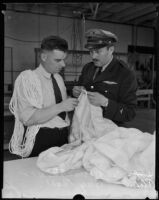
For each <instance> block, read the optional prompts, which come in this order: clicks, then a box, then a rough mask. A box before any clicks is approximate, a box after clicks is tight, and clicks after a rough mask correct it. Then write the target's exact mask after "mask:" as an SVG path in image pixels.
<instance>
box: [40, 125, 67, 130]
mask: <svg viewBox="0 0 159 200" xmlns="http://www.w3.org/2000/svg"><path fill="white" fill-rule="evenodd" d="M65 128H68V127H67V126H66V127H61V128H59V127H54V128H49V127H41V129H45V130H47V129H52V130H53V129H58V130H59V131H61V130H63V129H65Z"/></svg>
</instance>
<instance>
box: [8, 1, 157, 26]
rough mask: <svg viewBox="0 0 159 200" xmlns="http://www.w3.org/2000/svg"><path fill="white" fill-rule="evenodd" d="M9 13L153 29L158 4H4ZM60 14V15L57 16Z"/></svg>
mask: <svg viewBox="0 0 159 200" xmlns="http://www.w3.org/2000/svg"><path fill="white" fill-rule="evenodd" d="M5 4H6V9H7V10H10V11H17V12H25V13H27V12H28V13H34V14H43V15H52V16H56V15H58V16H61V17H69V18H74V17H75V16H77V14H78V17H79V16H80V17H82V16H84V17H85V19H87V20H97V21H102V22H110V23H111V22H112V23H113V22H115V23H120V24H121V23H123V24H130V25H133V24H134V25H135V24H139V25H140V26H147V27H151V28H153V27H154V21H155V16H156V14H155V11H156V8H157V6H159V3H132V2H126V3H121V2H118V3H117V2H114V3H111V2H87V3H82V2H81V3H76V2H75V3H5ZM59 13H60V14H59Z"/></svg>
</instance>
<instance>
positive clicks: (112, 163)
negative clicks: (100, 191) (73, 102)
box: [37, 91, 155, 188]
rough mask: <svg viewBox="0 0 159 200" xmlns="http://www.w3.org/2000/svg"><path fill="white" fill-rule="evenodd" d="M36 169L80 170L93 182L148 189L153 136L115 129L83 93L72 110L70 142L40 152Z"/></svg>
mask: <svg viewBox="0 0 159 200" xmlns="http://www.w3.org/2000/svg"><path fill="white" fill-rule="evenodd" d="M37 166H38V167H39V168H40V169H41V170H42V171H43V172H46V173H49V174H60V173H64V172H67V171H69V170H70V169H77V168H80V167H84V168H85V169H86V170H87V171H88V172H89V173H90V174H91V175H92V176H93V177H95V179H101V180H103V181H106V182H107V183H115V184H122V185H125V186H127V187H134V188H152V187H154V182H155V134H154V135H151V134H149V133H146V132H144V133H143V132H141V131H140V130H138V129H135V128H124V127H118V126H117V125H116V124H114V123H113V122H112V121H111V120H108V119H105V118H103V116H102V109H101V108H100V107H97V106H93V105H91V104H90V103H89V100H88V98H87V92H86V91H83V92H82V94H81V95H80V97H79V105H78V106H77V108H76V109H75V113H74V117H73V123H72V129H71V133H70V143H69V144H65V145H63V146H62V147H52V148H50V149H48V150H46V151H44V152H42V153H41V154H40V155H39V157H38V160H37Z"/></svg>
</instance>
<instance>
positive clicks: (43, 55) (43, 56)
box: [41, 53, 47, 62]
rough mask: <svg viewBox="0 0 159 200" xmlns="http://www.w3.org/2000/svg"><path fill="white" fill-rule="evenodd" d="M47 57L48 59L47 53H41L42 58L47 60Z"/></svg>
mask: <svg viewBox="0 0 159 200" xmlns="http://www.w3.org/2000/svg"><path fill="white" fill-rule="evenodd" d="M46 59H47V55H46V53H41V60H42V61H44V62H45V61H46Z"/></svg>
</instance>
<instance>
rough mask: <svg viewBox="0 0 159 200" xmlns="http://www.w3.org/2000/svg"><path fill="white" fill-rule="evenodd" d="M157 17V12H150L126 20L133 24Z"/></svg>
mask: <svg viewBox="0 0 159 200" xmlns="http://www.w3.org/2000/svg"><path fill="white" fill-rule="evenodd" d="M156 17H157V13H156V12H151V13H149V14H146V15H143V16H141V17H138V18H136V19H135V20H130V21H128V23H131V22H132V23H134V24H140V23H142V22H145V21H147V20H153V19H155V18H156Z"/></svg>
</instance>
